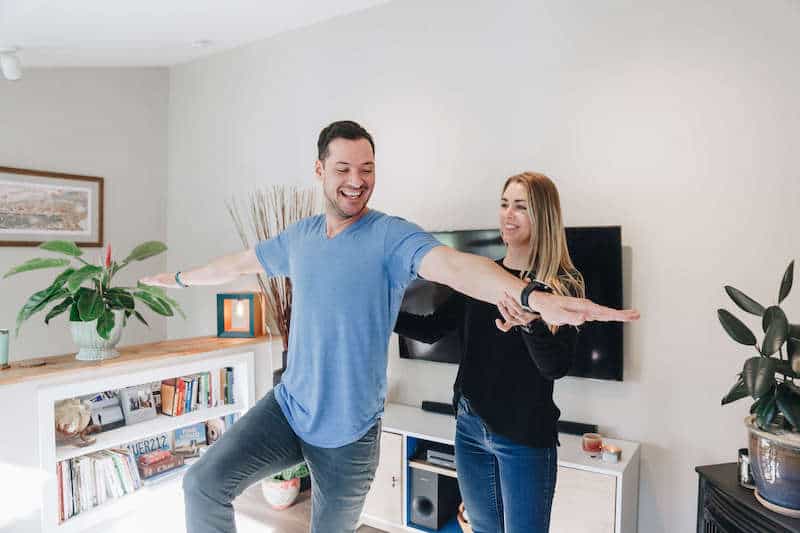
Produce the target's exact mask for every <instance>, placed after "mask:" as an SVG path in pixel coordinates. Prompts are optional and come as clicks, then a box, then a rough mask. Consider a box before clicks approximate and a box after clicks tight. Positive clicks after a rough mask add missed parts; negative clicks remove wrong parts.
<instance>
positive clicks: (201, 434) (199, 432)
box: [173, 422, 208, 459]
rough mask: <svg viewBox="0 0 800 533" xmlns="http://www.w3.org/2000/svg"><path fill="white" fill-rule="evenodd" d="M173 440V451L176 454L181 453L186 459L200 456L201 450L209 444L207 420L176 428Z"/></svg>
mask: <svg viewBox="0 0 800 533" xmlns="http://www.w3.org/2000/svg"><path fill="white" fill-rule="evenodd" d="M173 441H174V447H173V452H174V453H175V454H176V455H181V456H183V458H184V459H188V458H192V457H200V453H201V451H200V450H201V449H202V448H204V447H206V446H208V444H207V441H206V424H205V422H198V423H197V424H192V425H191V426H187V427H184V428H178V429H176V430H175V434H174V435H173Z"/></svg>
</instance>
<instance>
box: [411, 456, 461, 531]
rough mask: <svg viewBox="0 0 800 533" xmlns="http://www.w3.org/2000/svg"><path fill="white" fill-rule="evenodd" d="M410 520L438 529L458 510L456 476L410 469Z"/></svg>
mask: <svg viewBox="0 0 800 533" xmlns="http://www.w3.org/2000/svg"><path fill="white" fill-rule="evenodd" d="M410 490H411V522H413V523H414V524H416V525H418V526H423V527H427V528H429V529H439V528H440V527H442V526H443V525H444V524H446V523H447V521H448V520H450V519H451V518H452V517H454V516H455V515H456V513H457V512H458V503H459V501H461V495H460V494H459V492H458V481H456V478H453V477H449V476H442V475H439V474H436V473H435V472H429V471H427V470H420V469H418V468H412V469H411V488H410Z"/></svg>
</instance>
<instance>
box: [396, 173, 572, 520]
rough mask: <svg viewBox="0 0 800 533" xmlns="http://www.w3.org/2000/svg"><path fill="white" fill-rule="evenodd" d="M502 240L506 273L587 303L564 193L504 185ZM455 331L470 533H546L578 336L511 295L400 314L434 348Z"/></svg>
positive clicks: (515, 181) (541, 184)
mask: <svg viewBox="0 0 800 533" xmlns="http://www.w3.org/2000/svg"><path fill="white" fill-rule="evenodd" d="M500 232H501V235H502V237H503V241H504V242H505V244H506V246H507V248H506V256H505V257H504V258H503V259H502V260H500V261H498V264H500V265H501V266H502V267H503V268H505V269H506V270H507V271H509V272H511V273H512V274H514V275H517V276H520V277H530V278H534V279H537V280H539V281H542V282H544V283H545V284H547V285H548V286H549V287H550V288H552V290H553V292H555V293H557V294H562V295H568V296H579V297H583V296H584V292H585V291H584V284H583V278H582V276H581V274H580V273H579V272H578V271H577V270H576V269H575V267H574V265H573V264H572V260H571V259H570V257H569V251H568V250H567V245H566V235H565V232H564V224H563V220H562V216H561V206H560V201H559V196H558V191H557V189H556V187H555V185H554V184H553V182H552V181H551V180H550V179H549V178H548V177H547V176H545V175H543V174H538V173H533V172H525V173H523V174H518V175H516V176H511V177H510V178H508V180H506V183H505V185H504V186H503V192H502V197H501V201H500ZM501 316H502V318H504V319H505V321H506V323H505V325H504V323H503V322H502V321H501V320H500V319H501ZM512 326H513V327H512ZM454 330H457V331H458V332H459V334H460V336H461V341H462V348H463V353H462V357H461V364H460V366H459V369H458V376H457V377H456V382H455V385H454V386H453V389H454V399H453V403H454V404H455V405H456V406H457V413H458V414H457V417H458V419H457V425H456V440H455V444H456V446H455V447H456V467H457V470H458V483H459V487H460V489H461V494H462V498H463V499H464V505H465V508H466V511H467V514H468V516H469V520H470V525H471V526H472V529H473V531H474V532H475V533H501V532H506V533H535V532H546V531H547V530H548V527H549V522H550V508H551V505H552V497H553V491H554V488H555V480H556V446H557V444H558V439H557V430H556V422H557V421H558V417H559V416H560V411H559V410H558V407H556V405H555V403H553V381H554V380H556V379H558V378H560V377H562V376H564V375H565V374H566V373H567V371H568V370H569V367H570V364H571V363H572V358H573V355H574V352H575V343H576V337H577V330H576V329H575V328H573V327H571V326H560V327H559V326H558V325H556V324H545V323H544V322H543V321H542V320H541V319H540V317H539V315H537V314H535V313H531V312H529V311H527V310H524V309H523V308H522V307H521V306H520V304H519V303H518V301H517V299H516V298H515V297H512V296H511V295H507V297H506V298H505V299H504V300H502V301H500V302H499V304H498V306H497V307H495V306H493V305H491V304H488V303H485V302H482V301H479V300H474V299H472V298H470V297H468V296H465V295H462V294H458V293H456V294H455V295H453V297H451V298H450V299H449V300H448V301H447V302H445V303H444V304H443V305H442V306H441V307H440V308H439V309H437V310H436V311H435V312H434V313H433V314H432V315H428V316H417V315H411V314H409V313H400V316H399V317H398V320H397V325H396V326H395V331H396V332H397V333H400V334H401V335H404V336H407V337H410V338H414V339H417V340H420V341H423V342H429V343H432V342H435V341H437V340H438V339H439V338H441V337H442V336H444V334H445V333H447V332H449V331H454Z"/></svg>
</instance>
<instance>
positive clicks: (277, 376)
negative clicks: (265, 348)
mask: <svg viewBox="0 0 800 533" xmlns="http://www.w3.org/2000/svg"><path fill="white" fill-rule="evenodd" d="M288 360H289V352H287V351H286V350H283V351H282V352H281V367H280V368H279V369H278V370H276V371H275V372H273V373H272V386H273V387H274V386H275V385H277V384H278V383H280V382H281V378H282V377H283V372H284V371H285V370H286V364H287V362H288Z"/></svg>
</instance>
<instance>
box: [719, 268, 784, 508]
mask: <svg viewBox="0 0 800 533" xmlns="http://www.w3.org/2000/svg"><path fill="white" fill-rule="evenodd" d="M793 276H794V261H792V262H790V263H789V266H788V267H787V268H786V272H785V273H784V275H783V279H782V281H781V284H780V288H779V290H778V303H777V304H776V305H771V306H769V307H766V308H765V307H764V306H762V305H761V304H760V303H758V302H756V301H755V300H753V299H752V298H750V297H749V296H747V295H746V294H744V293H743V292H741V291H740V290H738V289H736V288H734V287H731V286H725V291H726V292H727V293H728V296H730V298H731V300H733V302H734V303H735V304H736V305H737V306H738V307H739V308H740V309H741V310H742V311H745V312H746V313H750V314H752V315H756V316H758V317H760V318H761V328H762V330H763V332H764V338H763V340H762V342H761V344H760V345H759V344H758V342H757V340H756V336H755V335H754V334H753V332H752V331H751V330H750V328H748V327H747V326H746V325H745V324H744V323H743V322H742V321H740V320H739V319H738V318H736V317H735V316H734V315H733V314H731V313H730V312H728V311H726V310H725V309H718V310H717V316H718V317H719V321H720V323H721V324H722V327H723V328H725V331H726V332H727V333H728V335H730V337H731V338H732V339H733V340H734V341H736V342H738V343H739V344H743V345H745V346H752V347H753V349H755V351H756V355H755V356H753V357H751V358H749V359H747V360H746V361H745V362H744V366H743V367H742V371H741V372H740V373H739V375H738V379H737V380H736V383H735V384H734V386H733V388H731V390H730V391H729V392H728V394H726V395H725V397H724V398H722V405H726V404H729V403H731V402H735V401H737V400H740V399H742V398H745V397H747V396H750V397H751V398H753V400H754V402H753V404H752V406H751V407H750V415H749V416H748V417H747V418H746V419H745V425H746V427H747V429H748V431H749V452H750V462H751V464H752V467H753V477H754V478H755V485H756V498H757V499H758V500H759V501H760V502H761V503H762V504H763V505H764V506H765V507H768V508H770V509H772V510H774V511H776V512H779V513H782V514H786V515H790V516H800V386H798V385H796V384H795V383H794V380H795V379H796V378H798V377H800V325H798V324H790V323H789V321H788V319H787V318H786V314H785V313H784V312H783V309H781V307H780V304H781V302H783V301H784V299H785V298H786V297H787V296H788V295H789V292H790V291H791V288H792V280H793Z"/></svg>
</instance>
